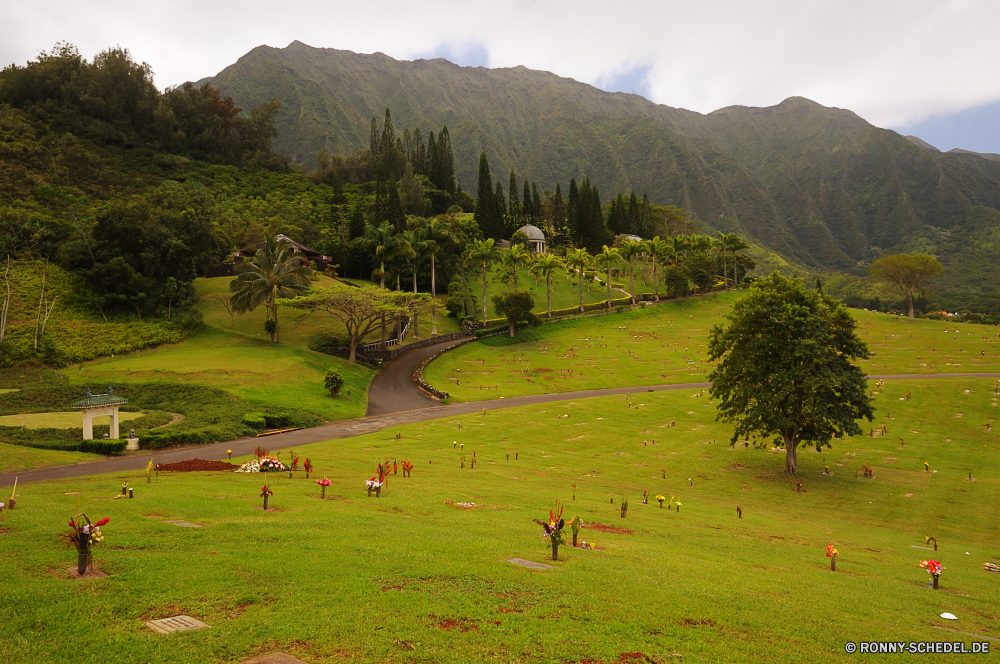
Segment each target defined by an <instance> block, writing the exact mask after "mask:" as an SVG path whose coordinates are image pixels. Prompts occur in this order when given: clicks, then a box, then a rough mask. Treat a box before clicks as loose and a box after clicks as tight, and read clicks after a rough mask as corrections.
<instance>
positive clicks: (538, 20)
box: [0, 0, 1000, 126]
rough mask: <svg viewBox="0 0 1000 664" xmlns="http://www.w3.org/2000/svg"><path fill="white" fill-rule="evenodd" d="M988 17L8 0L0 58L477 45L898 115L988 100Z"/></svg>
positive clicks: (873, 117) (872, 10)
mask: <svg viewBox="0 0 1000 664" xmlns="http://www.w3.org/2000/svg"><path fill="white" fill-rule="evenodd" d="M997 25H1000V3H998V2H996V1H995V0H950V1H948V0H908V1H906V2H903V1H899V2H886V1H882V2H880V1H878V0H837V1H831V0H824V1H821V2H820V1H813V2H809V1H808V0H805V1H804V0H758V1H757V2H746V0H740V1H734V0H701V1H700V2H691V1H690V0H683V1H678V0H619V1H618V2H606V1H603V2H597V1H595V0H575V1H566V0H551V1H547V2H542V1H538V2H535V1H529V0H491V1H490V2H479V1H468V2H461V3H458V2H453V1H450V2H445V1H443V0H426V1H425V2H422V3H419V4H413V3H411V2H400V1H399V0H382V1H381V2H378V3H365V4H362V3H356V2H351V3H347V2H294V3H274V2H264V1H263V0H247V1H244V2H232V1H227V2H218V1H212V0H199V1H198V2H194V1H193V0H179V1H176V2H165V3H149V2H133V3H122V2H121V1H120V0H117V1H116V2H111V1H110V0H91V1H90V2H87V3H80V2H75V1H73V2H71V1H70V0H36V1H35V2H12V1H8V2H5V3H3V4H2V5H0V26H3V27H2V28H0V62H7V63H10V62H17V63H19V64H23V63H24V62H25V61H26V60H28V59H30V58H32V57H34V55H35V54H36V53H37V51H38V50H39V49H47V48H49V47H51V46H52V44H54V43H55V42H56V41H62V40H65V41H69V42H72V43H74V44H76V45H77V46H79V48H80V50H81V52H82V53H83V54H84V55H86V56H88V57H90V56H92V55H93V54H94V53H96V52H97V51H99V50H101V49H103V48H106V47H108V46H112V45H115V44H120V45H122V46H126V47H128V48H129V49H130V50H131V51H132V53H133V55H134V56H135V57H136V58H137V59H141V60H145V61H147V62H149V63H150V64H151V65H152V66H153V68H154V70H155V71H156V74H157V83H158V84H159V85H161V86H165V85H171V84H177V83H181V82H183V81H186V80H197V79H199V78H202V77H204V76H208V75H212V74H215V73H216V72H218V71H219V70H221V69H223V68H224V67H226V66H227V65H229V64H231V63H233V62H235V60H236V59H237V58H238V57H240V56H241V55H243V54H244V53H246V52H247V51H249V50H250V49H251V48H253V47H255V46H258V45H260V44H269V45H271V46H276V47H282V46H285V45H287V44H288V43H289V42H291V41H292V40H295V39H298V40H300V41H303V42H305V43H307V44H310V45H312V46H317V47H330V48H339V49H347V50H353V51H358V52H362V53H371V52H374V51H382V52H384V53H387V54H389V55H391V56H393V57H396V58H400V59H410V58H414V57H426V56H428V55H429V54H431V53H439V54H448V53H453V54H456V55H459V54H472V56H470V57H473V59H475V60H476V61H477V62H478V61H481V60H482V58H483V50H482V49H484V50H485V54H486V56H485V57H486V59H487V61H488V63H489V65H490V66H494V67H496V66H514V65H519V64H523V65H525V66H527V67H530V68H532V69H543V70H548V71H553V72H555V73H557V74H559V75H562V76H568V77H571V78H575V79H577V80H580V81H585V82H589V83H594V84H598V83H603V84H605V85H608V84H609V82H611V81H616V80H618V79H619V78H621V77H622V76H623V75H625V80H632V79H628V75H629V73H630V72H633V73H634V72H644V73H645V74H646V78H645V80H644V83H645V84H646V86H648V87H644V88H643V89H644V90H645V91H648V92H647V96H649V97H650V98H651V99H652V100H654V101H656V102H659V103H664V104H669V105H671V106H679V107H682V108H688V109H691V110H696V111H701V112H709V111H712V110H714V109H716V108H720V107H723V106H728V105H732V104H740V105H746V106H766V105H771V104H775V103H777V102H780V101H781V100H782V99H784V98H786V97H789V96H793V95H799V96H804V97H808V98H810V99H813V100H815V101H817V102H819V103H821V104H825V105H828V106H838V107H842V108H849V109H851V110H853V111H855V112H857V113H858V114H859V115H861V116H862V117H865V118H866V119H868V120H869V121H871V122H873V123H875V124H878V125H881V126H906V125H908V124H912V123H915V122H917V121H920V120H922V119H924V118H927V117H929V116H933V115H941V114H947V113H953V112H956V111H960V110H962V109H966V108H971V107H975V106H979V105H982V104H986V103H990V102H993V101H996V100H998V99H1000V75H998V74H1000V57H998V56H1000V41H998V40H996V39H995V36H994V35H993V34H992V31H993V30H994V29H995V26H997Z"/></svg>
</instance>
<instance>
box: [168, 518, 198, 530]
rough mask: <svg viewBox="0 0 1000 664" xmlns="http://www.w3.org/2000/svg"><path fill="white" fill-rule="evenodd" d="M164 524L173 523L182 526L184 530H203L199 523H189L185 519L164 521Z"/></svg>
mask: <svg viewBox="0 0 1000 664" xmlns="http://www.w3.org/2000/svg"><path fill="white" fill-rule="evenodd" d="M163 523H171V524H173V525H175V526H181V527H182V528H201V526H199V525H198V524H197V523H188V522H187V521H185V520H184V519H170V520H169V521H164V522H163Z"/></svg>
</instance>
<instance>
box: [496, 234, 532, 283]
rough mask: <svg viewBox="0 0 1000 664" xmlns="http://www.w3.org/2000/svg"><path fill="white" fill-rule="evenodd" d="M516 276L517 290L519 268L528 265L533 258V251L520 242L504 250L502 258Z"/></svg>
mask: <svg viewBox="0 0 1000 664" xmlns="http://www.w3.org/2000/svg"><path fill="white" fill-rule="evenodd" d="M501 260H502V261H503V263H504V265H506V266H507V267H508V268H510V271H511V273H512V274H513V276H514V290H517V268H519V267H521V266H522V265H526V264H527V263H528V261H530V260H531V252H530V251H528V250H527V249H525V248H524V245H523V244H521V243H520V242H519V243H517V244H514V245H511V247H510V249H508V250H506V251H505V252H504V255H503V258H502V259H501Z"/></svg>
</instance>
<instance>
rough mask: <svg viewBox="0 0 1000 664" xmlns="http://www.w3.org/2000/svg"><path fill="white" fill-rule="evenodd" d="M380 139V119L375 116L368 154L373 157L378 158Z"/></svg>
mask: <svg viewBox="0 0 1000 664" xmlns="http://www.w3.org/2000/svg"><path fill="white" fill-rule="evenodd" d="M378 138H379V133H378V119H377V118H376V117H375V116H374V115H373V116H372V129H371V136H370V137H369V138H368V154H370V155H371V156H373V157H377V156H378V147H379V145H378Z"/></svg>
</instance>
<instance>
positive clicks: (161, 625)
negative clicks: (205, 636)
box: [146, 616, 208, 634]
mask: <svg viewBox="0 0 1000 664" xmlns="http://www.w3.org/2000/svg"><path fill="white" fill-rule="evenodd" d="M146 625H148V626H149V627H150V629H152V630H153V631H154V632H159V633H160V634H172V633H174V632H190V631H191V630H195V629H203V628H205V627H208V625H206V624H205V623H203V622H202V621H200V620H195V619H194V618H192V617H191V616H173V617H171V618H160V619H159V620H150V621H149V622H148V623H146Z"/></svg>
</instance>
